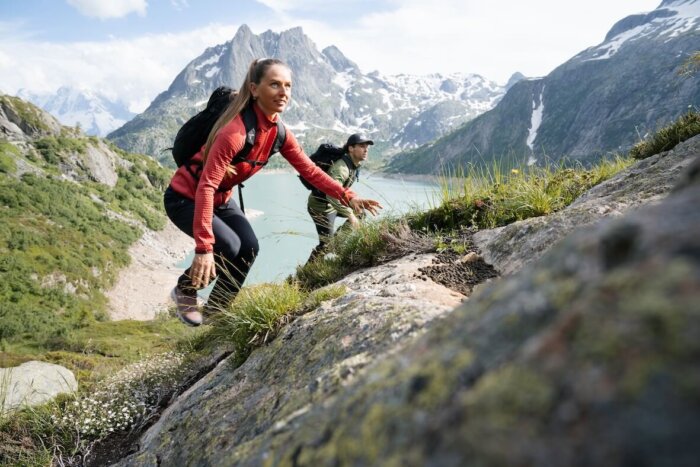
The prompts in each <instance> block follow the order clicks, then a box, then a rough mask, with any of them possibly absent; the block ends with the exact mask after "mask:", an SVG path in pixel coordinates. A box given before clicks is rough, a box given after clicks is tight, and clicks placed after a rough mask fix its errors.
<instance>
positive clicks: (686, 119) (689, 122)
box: [630, 110, 700, 159]
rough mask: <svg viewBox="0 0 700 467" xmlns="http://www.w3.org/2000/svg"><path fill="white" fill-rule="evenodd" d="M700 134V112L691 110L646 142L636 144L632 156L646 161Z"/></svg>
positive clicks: (631, 152)
mask: <svg viewBox="0 0 700 467" xmlns="http://www.w3.org/2000/svg"><path fill="white" fill-rule="evenodd" d="M699 133H700V112H696V111H694V110H690V111H689V112H688V113H686V114H684V115H681V116H680V117H679V118H678V119H677V120H676V121H675V122H673V123H671V124H670V125H668V126H666V127H664V128H662V129H660V130H659V131H657V132H656V133H654V134H653V135H651V136H650V137H649V138H647V139H645V140H644V141H640V142H639V143H637V144H635V145H634V146H633V147H632V149H631V150H630V156H631V157H633V158H635V159H646V158H647V157H651V156H653V155H655V154H658V153H660V152H663V151H668V150H670V149H673V148H674V147H675V146H676V145H677V144H678V143H682V142H683V141H685V140H687V139H689V138H692V137H693V136H695V135H697V134H699Z"/></svg>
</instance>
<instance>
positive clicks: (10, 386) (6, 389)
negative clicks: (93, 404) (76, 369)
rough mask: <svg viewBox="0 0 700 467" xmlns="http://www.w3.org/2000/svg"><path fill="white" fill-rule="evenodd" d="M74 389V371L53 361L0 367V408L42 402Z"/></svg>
mask: <svg viewBox="0 0 700 467" xmlns="http://www.w3.org/2000/svg"><path fill="white" fill-rule="evenodd" d="M77 389H78V383H77V381H76V379H75V376H74V375H73V372H72V371H70V370H69V369H67V368H64V367H62V366H60V365H55V364H53V363H46V362H39V361H30V362H26V363H23V364H21V365H19V366H17V367H13V368H0V400H2V401H3V406H2V409H3V411H10V410H14V409H17V408H19V407H22V406H33V405H39V404H43V403H45V402H47V401H49V400H51V399H53V398H54V397H56V396H57V395H59V394H64V393H72V392H75V391H77Z"/></svg>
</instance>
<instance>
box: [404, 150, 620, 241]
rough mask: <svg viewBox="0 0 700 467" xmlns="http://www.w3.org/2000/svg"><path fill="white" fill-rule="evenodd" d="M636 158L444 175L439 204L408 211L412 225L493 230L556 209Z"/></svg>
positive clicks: (442, 228)
mask: <svg viewBox="0 0 700 467" xmlns="http://www.w3.org/2000/svg"><path fill="white" fill-rule="evenodd" d="M631 163H632V160H631V159H625V158H622V157H619V156H616V157H614V158H612V159H608V160H603V161H601V162H600V163H599V164H598V165H597V166H595V167H592V168H590V169H585V168H583V167H582V166H580V165H578V166H575V167H565V166H564V165H563V164H562V165H560V166H557V167H524V168H513V169H511V170H510V171H508V172H506V173H503V172H502V171H500V170H499V169H498V168H495V170H494V171H493V172H476V173H469V174H467V175H466V176H465V177H463V178H461V179H459V180H460V181H461V185H460V184H459V182H456V181H455V180H454V179H444V181H443V183H442V185H443V190H442V201H441V204H440V205H439V206H437V207H435V208H433V209H430V210H428V211H425V212H421V213H416V214H411V215H409V216H407V222H408V225H409V226H410V227H411V228H412V229H413V230H423V231H443V230H446V231H452V230H459V229H460V228H462V227H474V228H479V229H484V228H486V229H489V228H495V227H500V226H504V225H507V224H510V223H512V222H515V221H519V220H523V219H528V218H530V217H537V216H543V215H547V214H550V213H552V212H556V211H558V210H561V209H563V208H564V207H566V206H568V205H569V204H571V203H572V202H573V201H574V200H575V199H576V198H578V197H579V196H580V195H581V194H583V193H584V192H585V191H587V190H588V189H590V188H591V187H593V186H595V185H597V184H599V183H600V182H602V181H603V180H606V179H607V178H609V177H611V176H612V175H614V174H615V173H617V172H619V171H620V170H622V169H623V168H625V167H628V166H629V165H630V164H631Z"/></svg>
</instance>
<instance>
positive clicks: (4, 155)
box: [0, 140, 21, 174]
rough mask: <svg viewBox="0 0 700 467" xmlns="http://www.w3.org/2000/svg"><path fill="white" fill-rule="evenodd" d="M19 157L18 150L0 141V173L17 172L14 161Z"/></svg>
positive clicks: (12, 145)
mask: <svg viewBox="0 0 700 467" xmlns="http://www.w3.org/2000/svg"><path fill="white" fill-rule="evenodd" d="M20 155H21V152H20V150H19V149H18V148H17V147H16V146H15V145H14V144H11V143H9V142H7V141H3V140H0V172H3V173H6V174H11V173H14V172H15V171H16V170H17V163H16V162H15V159H17V158H18V157H19V156H20Z"/></svg>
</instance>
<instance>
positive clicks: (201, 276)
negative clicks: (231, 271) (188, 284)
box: [190, 253, 216, 289]
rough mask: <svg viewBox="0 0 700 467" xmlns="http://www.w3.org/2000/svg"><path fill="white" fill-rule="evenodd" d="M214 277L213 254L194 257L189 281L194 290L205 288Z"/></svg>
mask: <svg viewBox="0 0 700 467" xmlns="http://www.w3.org/2000/svg"><path fill="white" fill-rule="evenodd" d="M215 277H216V265H215V264H214V254H213V253H201V254H196V255H194V259H193V260H192V266H190V280H191V281H192V285H193V286H194V288H196V289H200V288H202V287H206V286H207V285H209V282H210V281H212V280H214V278H215Z"/></svg>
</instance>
